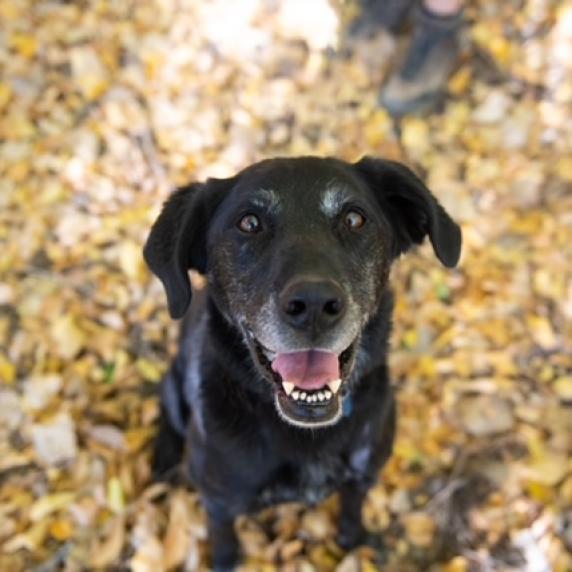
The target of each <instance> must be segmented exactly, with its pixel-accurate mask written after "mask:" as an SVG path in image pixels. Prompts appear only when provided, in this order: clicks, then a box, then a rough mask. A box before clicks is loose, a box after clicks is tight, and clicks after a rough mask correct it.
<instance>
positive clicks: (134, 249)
mask: <svg viewBox="0 0 572 572" xmlns="http://www.w3.org/2000/svg"><path fill="white" fill-rule="evenodd" d="M119 266H120V267H121V270H123V272H124V273H125V274H126V275H127V276H128V277H129V278H138V277H139V276H140V275H141V272H142V270H143V254H142V251H141V245H139V244H136V243H135V242H132V241H125V242H123V243H122V245H121V247H120V249H119Z"/></svg>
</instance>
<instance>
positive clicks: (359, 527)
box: [337, 480, 369, 550]
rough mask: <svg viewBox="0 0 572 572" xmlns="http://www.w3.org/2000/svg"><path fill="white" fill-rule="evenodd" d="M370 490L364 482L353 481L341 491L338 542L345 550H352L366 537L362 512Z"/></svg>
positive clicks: (343, 486)
mask: <svg viewBox="0 0 572 572" xmlns="http://www.w3.org/2000/svg"><path fill="white" fill-rule="evenodd" d="M368 488H369V487H367V486H366V485H365V484H364V483H363V482H360V481H355V480H352V481H348V482H346V483H344V484H343V485H342V488H341V489H340V518H339V524H338V537H337V542H338V544H339V545H340V546H341V547H342V548H343V549H344V550H352V549H353V548H355V547H356V546H358V545H359V544H361V542H362V541H363V540H364V539H365V537H366V532H365V528H364V526H363V524H362V517H361V512H362V506H363V502H364V500H365V496H366V494H367V490H368Z"/></svg>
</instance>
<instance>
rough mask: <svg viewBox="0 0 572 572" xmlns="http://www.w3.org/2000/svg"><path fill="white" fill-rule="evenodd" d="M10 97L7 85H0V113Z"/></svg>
mask: <svg viewBox="0 0 572 572" xmlns="http://www.w3.org/2000/svg"><path fill="white" fill-rule="evenodd" d="M11 97H12V88H11V87H10V86H9V85H8V84H7V83H0V111H2V110H3V109H4V108H5V107H6V106H7V105H8V103H9V101H10V99H11Z"/></svg>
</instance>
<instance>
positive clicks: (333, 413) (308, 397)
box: [253, 340, 355, 427]
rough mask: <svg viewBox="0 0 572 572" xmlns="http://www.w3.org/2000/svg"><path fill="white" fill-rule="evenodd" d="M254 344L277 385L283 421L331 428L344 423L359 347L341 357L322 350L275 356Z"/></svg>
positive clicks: (275, 354)
mask: <svg viewBox="0 0 572 572" xmlns="http://www.w3.org/2000/svg"><path fill="white" fill-rule="evenodd" d="M253 341H254V346H255V349H256V356H257V358H258V362H259V364H260V365H261V367H262V368H263V369H264V370H265V371H266V373H267V374H268V377H270V378H271V379H273V380H274V382H275V389H276V397H275V399H276V407H277V409H278V412H279V414H280V415H281V417H283V418H284V419H285V420H286V421H287V422H289V423H292V424H293V425H298V426H302V427H319V426H324V425H331V424H333V423H336V422H337V421H338V420H339V419H340V417H341V415H342V396H343V393H344V392H345V387H344V380H345V379H347V377H348V374H349V370H350V369H351V362H352V361H353V359H352V358H353V355H354V346H355V343H354V344H351V345H350V346H349V347H348V348H347V349H346V350H344V351H343V352H342V353H340V354H336V353H333V352H327V351H321V350H306V351H299V352H289V353H272V352H270V351H268V350H266V348H264V347H263V346H262V345H261V344H260V343H258V342H257V341H256V340H253Z"/></svg>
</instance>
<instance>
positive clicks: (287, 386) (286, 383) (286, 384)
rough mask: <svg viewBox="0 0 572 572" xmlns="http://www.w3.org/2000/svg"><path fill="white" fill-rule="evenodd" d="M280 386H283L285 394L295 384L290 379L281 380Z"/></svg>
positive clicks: (291, 389)
mask: <svg viewBox="0 0 572 572" xmlns="http://www.w3.org/2000/svg"><path fill="white" fill-rule="evenodd" d="M282 387H283V388H284V391H285V392H286V395H290V394H291V393H292V392H293V391H294V388H295V387H296V386H295V385H294V384H293V383H292V382H291V381H283V382H282Z"/></svg>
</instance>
